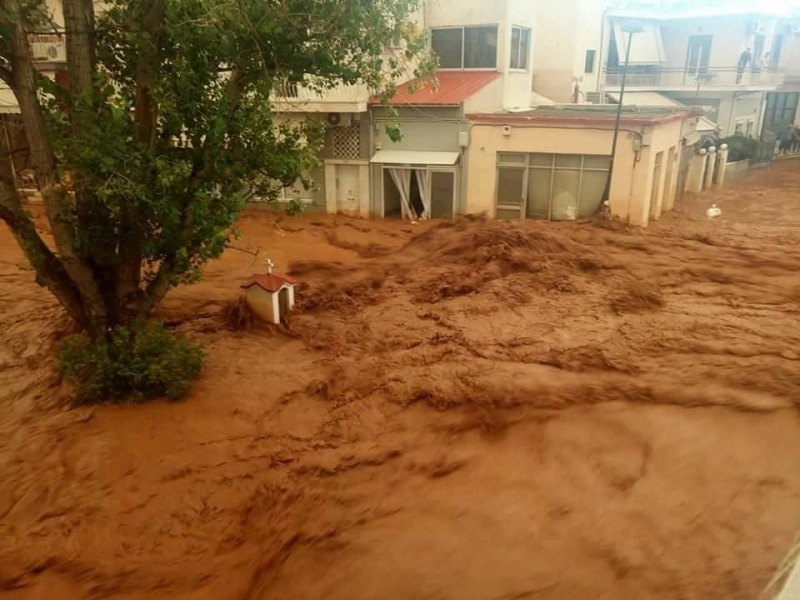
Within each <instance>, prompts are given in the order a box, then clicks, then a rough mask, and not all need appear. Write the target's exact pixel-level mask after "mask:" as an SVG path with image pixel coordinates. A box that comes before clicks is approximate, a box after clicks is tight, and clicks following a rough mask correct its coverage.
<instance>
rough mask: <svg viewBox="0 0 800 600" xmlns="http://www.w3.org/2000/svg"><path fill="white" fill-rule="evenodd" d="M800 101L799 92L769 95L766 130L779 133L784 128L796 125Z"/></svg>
mask: <svg viewBox="0 0 800 600" xmlns="http://www.w3.org/2000/svg"><path fill="white" fill-rule="evenodd" d="M799 101H800V93H798V92H779V93H769V94H767V110H766V111H765V114H764V128H765V129H768V130H770V131H772V132H773V133H777V132H778V130H780V129H781V128H782V127H784V126H786V125H791V124H792V123H794V121H795V116H796V114H797V107H798V102H799Z"/></svg>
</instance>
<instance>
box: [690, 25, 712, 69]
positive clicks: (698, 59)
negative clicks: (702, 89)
mask: <svg viewBox="0 0 800 600" xmlns="http://www.w3.org/2000/svg"><path fill="white" fill-rule="evenodd" d="M712 40H713V36H710V35H692V36H689V47H688V49H687V51H686V75H689V76H691V77H695V76H699V77H700V78H701V79H704V78H707V77H708V61H709V59H710V58H711V41H712Z"/></svg>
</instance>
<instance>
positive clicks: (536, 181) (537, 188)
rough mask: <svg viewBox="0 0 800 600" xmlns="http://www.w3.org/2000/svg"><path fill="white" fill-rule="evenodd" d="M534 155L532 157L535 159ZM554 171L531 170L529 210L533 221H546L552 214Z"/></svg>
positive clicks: (528, 212)
mask: <svg viewBox="0 0 800 600" xmlns="http://www.w3.org/2000/svg"><path fill="white" fill-rule="evenodd" d="M533 156H534V155H531V157H533ZM552 174H553V171H552V169H531V170H530V173H529V174H528V210H527V215H528V217H529V218H531V219H546V218H547V217H548V214H549V212H550V177H551V176H552Z"/></svg>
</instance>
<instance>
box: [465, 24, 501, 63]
mask: <svg viewBox="0 0 800 600" xmlns="http://www.w3.org/2000/svg"><path fill="white" fill-rule="evenodd" d="M464 32H465V35H464V68H465V69H494V68H495V67H497V27H467V28H465V30H464Z"/></svg>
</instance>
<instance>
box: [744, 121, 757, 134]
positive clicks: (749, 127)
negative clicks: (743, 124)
mask: <svg viewBox="0 0 800 600" xmlns="http://www.w3.org/2000/svg"><path fill="white" fill-rule="evenodd" d="M755 126H756V123H755V121H753V120H752V119H750V120H749V121H747V129H746V130H745V133H744V134H745V135H746V136H747V137H753V133H754V131H753V130H754V129H755Z"/></svg>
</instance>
